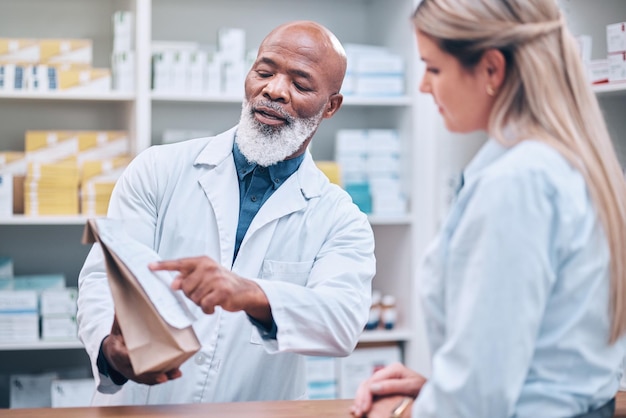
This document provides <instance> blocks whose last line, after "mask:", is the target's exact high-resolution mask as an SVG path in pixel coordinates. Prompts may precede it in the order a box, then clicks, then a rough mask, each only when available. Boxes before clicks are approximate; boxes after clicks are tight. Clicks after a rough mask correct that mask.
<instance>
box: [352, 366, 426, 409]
mask: <svg viewBox="0 0 626 418" xmlns="http://www.w3.org/2000/svg"><path fill="white" fill-rule="evenodd" d="M425 382H426V379H425V378H424V377H423V376H422V375H420V374H418V373H416V372H414V371H412V370H411V369H409V368H408V367H406V366H404V365H403V364H400V363H393V364H391V365H389V366H387V367H385V368H383V369H381V370H379V371H377V372H376V373H374V374H373V375H372V376H371V377H370V378H369V379H367V380H366V381H364V382H363V383H361V385H360V386H359V389H358V390H357V392H356V396H355V398H354V404H353V405H352V406H351V407H350V413H351V414H352V415H354V416H356V417H362V416H364V415H367V416H368V417H389V415H390V413H391V411H392V410H393V409H394V407H395V406H396V405H397V404H398V402H399V401H400V400H402V398H403V397H405V396H410V397H412V398H415V397H417V395H418V394H419V391H420V389H421V388H422V386H423V385H424V383H425ZM407 409H408V408H407ZM409 415H410V414H409ZM407 416H408V415H407Z"/></svg>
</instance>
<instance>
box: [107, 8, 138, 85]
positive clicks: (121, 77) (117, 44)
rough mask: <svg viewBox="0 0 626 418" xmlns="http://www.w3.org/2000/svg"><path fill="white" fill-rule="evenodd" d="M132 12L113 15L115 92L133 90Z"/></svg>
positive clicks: (133, 27)
mask: <svg viewBox="0 0 626 418" xmlns="http://www.w3.org/2000/svg"><path fill="white" fill-rule="evenodd" d="M134 21H135V19H134V14H133V12H129V11H125V10H123V11H122V10H120V11H117V12H115V13H114V14H113V52H112V53H111V73H112V87H113V90H116V91H134V90H135V36H134V29H135V23H134Z"/></svg>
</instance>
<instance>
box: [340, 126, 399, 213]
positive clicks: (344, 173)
mask: <svg viewBox="0 0 626 418" xmlns="http://www.w3.org/2000/svg"><path fill="white" fill-rule="evenodd" d="M335 160H336V161H337V163H338V164H339V166H340V167H341V180H342V184H343V186H344V188H345V189H346V191H347V192H348V193H349V194H350V195H351V196H352V200H353V201H354V203H355V204H356V205H357V206H359V208H360V209H361V211H363V212H365V213H368V214H373V215H380V216H402V215H405V214H406V212H407V199H406V197H405V194H404V193H403V192H402V185H401V181H400V178H401V176H400V170H401V164H400V139H399V137H398V132H397V131H396V130H393V129H342V130H339V131H337V135H336V141H335Z"/></svg>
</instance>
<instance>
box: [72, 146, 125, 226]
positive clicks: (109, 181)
mask: <svg viewBox="0 0 626 418" xmlns="http://www.w3.org/2000/svg"><path fill="white" fill-rule="evenodd" d="M129 162H130V157H129V156H127V155H123V156H120V157H113V158H108V159H94V160H87V161H85V162H83V163H82V170H81V180H80V196H81V205H80V207H81V213H82V214H83V215H86V216H104V215H106V214H107V210H108V208H109V200H110V199H111V193H113V187H114V186H115V183H116V182H117V179H118V178H119V177H120V176H121V175H122V173H123V171H124V169H125V168H126V166H127V165H128V163H129Z"/></svg>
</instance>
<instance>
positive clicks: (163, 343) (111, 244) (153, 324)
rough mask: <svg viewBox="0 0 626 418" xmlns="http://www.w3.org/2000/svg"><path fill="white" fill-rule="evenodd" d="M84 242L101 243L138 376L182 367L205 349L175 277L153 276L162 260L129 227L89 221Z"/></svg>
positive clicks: (126, 339) (120, 323)
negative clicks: (174, 283)
mask: <svg viewBox="0 0 626 418" xmlns="http://www.w3.org/2000/svg"><path fill="white" fill-rule="evenodd" d="M83 243H84V244H91V243H99V244H100V247H101V248H102V252H103V254H104V258H105V263H106V270H107V277H108V281H109V287H110V288H111V295H112V296H113V303H114V305H115V315H116V317H117V321H118V323H119V326H120V329H121V330H122V334H123V335H124V341H125V342H126V346H127V348H128V354H129V357H130V362H131V364H132V366H133V371H134V372H135V373H136V374H142V373H146V372H164V371H168V370H172V369H175V368H178V367H179V366H180V365H181V364H183V363H184V362H185V360H187V359H188V358H189V357H191V356H192V355H193V354H194V353H195V352H197V351H198V350H199V349H200V342H199V341H198V338H197V337H196V334H195V333H194V331H193V328H192V325H191V324H192V322H193V321H194V320H195V318H194V316H193V314H192V313H191V312H190V311H189V309H188V308H187V305H186V303H185V302H184V300H183V299H182V297H181V295H180V292H178V293H177V292H174V291H172V290H171V288H170V287H169V286H170V284H171V282H172V275H171V274H169V273H167V272H152V271H150V269H148V264H149V263H151V262H153V261H159V260H160V257H159V256H158V254H157V253H156V252H155V251H154V250H153V249H152V248H150V247H148V246H146V245H144V244H142V243H140V242H138V241H136V240H134V239H132V238H131V237H130V236H129V235H128V234H127V233H126V232H125V230H124V227H123V222H122V221H119V220H114V219H106V218H99V219H89V220H88V221H87V223H86V225H85V230H84V232H83Z"/></svg>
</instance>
